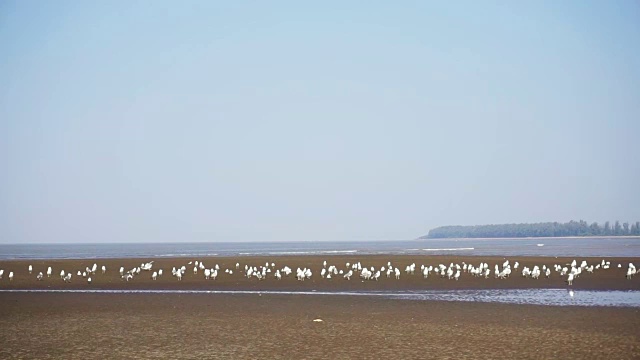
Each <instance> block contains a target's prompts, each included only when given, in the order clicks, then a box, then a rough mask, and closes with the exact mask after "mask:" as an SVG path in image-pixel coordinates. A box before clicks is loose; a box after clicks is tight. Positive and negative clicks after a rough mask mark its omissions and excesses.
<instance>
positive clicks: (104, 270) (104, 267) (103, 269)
mask: <svg viewBox="0 0 640 360" xmlns="http://www.w3.org/2000/svg"><path fill="white" fill-rule="evenodd" d="M105 272H107V267H106V266H104V265H102V273H103V274H104V273H105Z"/></svg>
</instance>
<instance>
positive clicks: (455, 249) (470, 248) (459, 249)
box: [422, 247, 475, 251]
mask: <svg viewBox="0 0 640 360" xmlns="http://www.w3.org/2000/svg"><path fill="white" fill-rule="evenodd" d="M464 250H475V248H472V247H469V248H449V249H422V251H464Z"/></svg>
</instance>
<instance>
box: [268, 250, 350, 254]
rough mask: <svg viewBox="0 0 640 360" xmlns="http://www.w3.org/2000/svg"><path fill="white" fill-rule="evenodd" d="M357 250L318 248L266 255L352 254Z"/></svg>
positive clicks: (275, 252)
mask: <svg viewBox="0 0 640 360" xmlns="http://www.w3.org/2000/svg"><path fill="white" fill-rule="evenodd" d="M357 252H358V250H318V251H272V252H268V253H266V254H268V255H316V254H354V253H357Z"/></svg>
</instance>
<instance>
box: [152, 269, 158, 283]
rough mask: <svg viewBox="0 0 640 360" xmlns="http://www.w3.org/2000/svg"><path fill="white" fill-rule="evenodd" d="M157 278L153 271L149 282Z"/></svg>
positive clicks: (156, 273)
mask: <svg viewBox="0 0 640 360" xmlns="http://www.w3.org/2000/svg"><path fill="white" fill-rule="evenodd" d="M157 278H158V272H156V271H154V272H153V274H152V275H151V280H154V281H155V280H156V279H157Z"/></svg>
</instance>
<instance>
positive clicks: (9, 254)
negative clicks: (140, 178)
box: [0, 238, 640, 259]
mask: <svg viewBox="0 0 640 360" xmlns="http://www.w3.org/2000/svg"><path fill="white" fill-rule="evenodd" d="M542 244H543V246H540V245H542ZM331 254H335V255H339V254H345V255H346V254H359V255H369V254H389V255H394V254H395V255H401V254H409V255H428V254H432V255H445V254H446V255H451V254H456V255H464V256H470V255H497V256H585V257H586V256H594V257H601V256H602V257H615V256H626V257H640V238H608V239H602V238H598V239H596V238H579V239H544V238H538V239H488V240H485V239H482V240H471V239H446V240H402V241H370V242H304V241H300V242H211V243H133V244H25V245H18V244H15V245H0V259H43V258H48V259H80V258H127V257H136V258H138V257H142V258H145V257H191V256H199V257H204V256H260V255H279V256H282V255H331Z"/></svg>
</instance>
